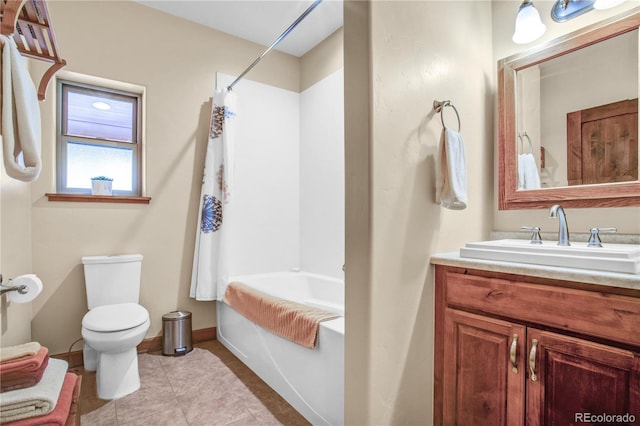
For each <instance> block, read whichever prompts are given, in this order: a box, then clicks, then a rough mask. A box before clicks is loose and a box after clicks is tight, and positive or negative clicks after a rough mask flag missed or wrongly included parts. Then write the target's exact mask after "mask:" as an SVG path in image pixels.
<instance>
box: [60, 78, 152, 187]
mask: <svg viewBox="0 0 640 426" xmlns="http://www.w3.org/2000/svg"><path fill="white" fill-rule="evenodd" d="M141 98H142V95H141V94H140V93H133V92H127V91H120V90H115V89H112V88H105V87H99V86H94V85H89V84H84V83H77V82H73V81H67V80H58V140H57V146H58V162H57V192H58V193H65V194H90V193H91V178H92V177H95V176H107V177H110V178H112V179H113V195H115V196H140V195H141V193H142V140H141V133H142V132H141V126H140V123H141V114H142V112H141V110H142V99H141Z"/></svg>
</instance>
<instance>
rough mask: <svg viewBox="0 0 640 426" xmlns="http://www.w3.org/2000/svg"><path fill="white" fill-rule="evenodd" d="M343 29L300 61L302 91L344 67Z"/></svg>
mask: <svg viewBox="0 0 640 426" xmlns="http://www.w3.org/2000/svg"><path fill="white" fill-rule="evenodd" d="M343 32H344V31H343V29H342V28H339V29H338V30H336V31H335V32H334V33H333V34H331V35H330V36H329V37H327V38H326V39H325V40H324V41H323V42H322V43H320V44H318V45H317V46H316V47H314V48H313V49H311V50H310V51H309V52H307V53H306V54H305V55H304V56H303V57H302V58H301V59H300V91H301V92H302V91H304V90H306V89H308V88H309V87H311V86H313V85H314V84H315V83H317V82H318V81H320V80H322V79H323V78H324V77H326V76H328V75H330V74H333V72H335V71H337V70H339V69H340V68H342V67H343V62H344V61H343V56H344V49H343V47H342V46H343Z"/></svg>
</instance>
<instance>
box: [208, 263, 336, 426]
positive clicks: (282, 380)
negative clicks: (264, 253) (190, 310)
mask: <svg viewBox="0 0 640 426" xmlns="http://www.w3.org/2000/svg"><path fill="white" fill-rule="evenodd" d="M231 281H240V282H242V283H244V284H246V285H249V286H251V287H254V288H255V289H257V290H260V291H262V292H264V293H268V294H271V295H273V296H276V297H280V298H283V299H288V300H293V301H295V302H299V303H304V304H307V305H310V306H314V307H318V308H321V309H324V310H328V311H331V312H335V313H338V314H340V315H344V283H343V281H342V280H338V279H335V278H330V277H326V276H322V275H316V274H310V273H305V272H276V273H269V274H257V275H242V276H236V277H233V278H232V279H231ZM216 308H217V314H216V315H217V337H218V340H219V341H220V342H221V343H222V344H223V345H224V346H225V347H226V348H227V349H229V350H230V351H231V352H233V353H234V354H235V355H236V356H237V357H238V358H239V359H240V360H241V361H242V362H244V363H245V364H246V365H247V366H248V367H249V368H251V370H253V371H254V372H255V373H256V374H257V375H258V376H260V378H261V379H262V380H264V381H265V382H266V383H267V384H268V385H269V386H271V387H272V388H273V389H274V390H275V391H276V392H278V393H279V394H280V395H281V396H282V397H283V398H284V399H285V400H287V402H288V403H289V404H291V406H293V407H294V408H295V409H296V410H297V411H298V412H299V413H300V414H302V415H303V416H304V417H305V418H306V419H307V420H308V421H309V422H311V423H312V424H314V425H341V424H343V423H344V316H342V317H340V318H336V319H333V320H328V321H323V322H321V323H320V330H319V332H318V345H317V346H316V347H315V348H314V349H309V348H306V347H304V346H301V345H298V344H296V343H293V342H291V341H289V340H286V339H283V338H281V337H279V336H276V335H275V334H272V333H271V332H269V331H267V330H265V329H263V328H262V327H260V326H258V325H256V324H254V323H253V322H251V321H249V320H248V319H246V318H245V317H244V316H242V315H241V314H239V313H238V312H237V311H236V310H235V309H233V308H231V307H230V306H228V305H227V304H226V303H224V302H222V301H218V302H217V304H216Z"/></svg>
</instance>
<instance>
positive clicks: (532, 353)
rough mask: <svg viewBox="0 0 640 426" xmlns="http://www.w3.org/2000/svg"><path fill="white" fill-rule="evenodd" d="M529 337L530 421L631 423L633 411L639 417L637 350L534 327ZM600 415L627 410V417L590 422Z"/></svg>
mask: <svg viewBox="0 0 640 426" xmlns="http://www.w3.org/2000/svg"><path fill="white" fill-rule="evenodd" d="M527 336H528V350H529V355H528V362H529V363H530V370H529V372H528V380H527V408H526V410H527V425H528V426H536V425H546V426H552V425H558V426H560V425H561V426H566V425H574V424H580V425H582V424H592V423H593V424H596V423H597V424H629V420H628V419H629V416H630V415H633V416H635V420H636V421H638V420H640V362H639V361H640V358H638V355H637V354H634V353H633V352H630V351H626V350H622V349H618V348H614V347H611V346H606V345H602V344H597V343H594V342H590V341H587V340H582V339H577V338H573V337H569V336H563V335H561V334H556V333H551V332H547V331H541V330H536V329H532V328H529V329H528V330H527ZM534 343H535V344H534ZM534 346H535V349H534ZM534 376H535V377H534ZM534 379H535V380H534ZM600 415H604V416H607V415H608V416H617V415H620V416H624V415H627V420H626V421H625V420H624V418H623V417H619V418H616V417H602V418H598V419H594V418H593V417H591V421H588V418H587V417H589V416H600ZM594 420H599V421H594ZM616 420H622V421H616Z"/></svg>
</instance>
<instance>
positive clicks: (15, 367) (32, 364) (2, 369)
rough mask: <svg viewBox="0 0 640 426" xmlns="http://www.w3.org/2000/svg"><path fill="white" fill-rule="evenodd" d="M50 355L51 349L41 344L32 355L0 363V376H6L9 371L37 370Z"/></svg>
mask: <svg viewBox="0 0 640 426" xmlns="http://www.w3.org/2000/svg"><path fill="white" fill-rule="evenodd" d="M48 356H49V349H47V348H46V347H44V346H41V347H40V349H39V350H38V352H36V354H35V355H34V356H32V357H29V358H24V359H20V360H18V361H10V362H6V363H4V364H0V377H1V378H4V377H5V376H6V374H8V373H15V372H28V371H35V370H37V369H38V368H40V365H41V364H42V363H43V362H44V359H45V358H46V357H48Z"/></svg>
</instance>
